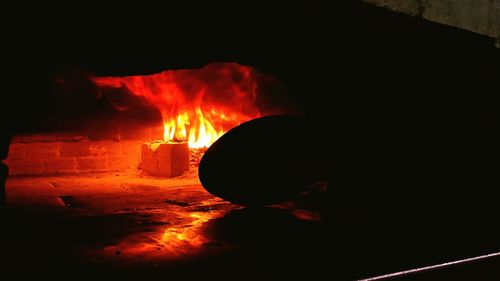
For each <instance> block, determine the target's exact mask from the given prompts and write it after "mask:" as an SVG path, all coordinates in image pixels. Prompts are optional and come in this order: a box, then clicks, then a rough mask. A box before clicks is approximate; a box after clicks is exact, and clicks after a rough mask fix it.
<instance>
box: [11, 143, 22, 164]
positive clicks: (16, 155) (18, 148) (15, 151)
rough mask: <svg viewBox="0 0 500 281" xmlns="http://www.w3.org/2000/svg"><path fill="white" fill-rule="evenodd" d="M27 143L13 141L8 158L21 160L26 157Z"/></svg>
mask: <svg viewBox="0 0 500 281" xmlns="http://www.w3.org/2000/svg"><path fill="white" fill-rule="evenodd" d="M25 146H26V145H25V144H22V143H12V144H11V145H10V147H9V154H8V156H7V159H10V160H19V159H25V158H26V147H25Z"/></svg>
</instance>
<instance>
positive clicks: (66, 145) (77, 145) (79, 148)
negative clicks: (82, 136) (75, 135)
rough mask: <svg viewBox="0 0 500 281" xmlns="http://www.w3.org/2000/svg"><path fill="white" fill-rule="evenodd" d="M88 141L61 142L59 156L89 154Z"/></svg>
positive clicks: (89, 143) (89, 144)
mask: <svg viewBox="0 0 500 281" xmlns="http://www.w3.org/2000/svg"><path fill="white" fill-rule="evenodd" d="M91 145H92V143H91V142H90V141H79V142H63V143H61V148H60V149H61V157H81V156H90V146H91Z"/></svg>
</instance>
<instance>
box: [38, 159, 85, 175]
mask: <svg viewBox="0 0 500 281" xmlns="http://www.w3.org/2000/svg"><path fill="white" fill-rule="evenodd" d="M42 162H43V173H45V174H71V173H75V172H76V171H77V170H76V167H77V166H76V159H75V158H68V157H64V158H62V157H60V158H57V159H45V160H43V161H42Z"/></svg>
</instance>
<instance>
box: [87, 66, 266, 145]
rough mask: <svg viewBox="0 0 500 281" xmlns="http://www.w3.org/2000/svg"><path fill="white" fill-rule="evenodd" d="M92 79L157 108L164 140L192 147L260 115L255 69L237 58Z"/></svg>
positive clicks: (212, 139)
mask: <svg viewBox="0 0 500 281" xmlns="http://www.w3.org/2000/svg"><path fill="white" fill-rule="evenodd" d="M93 81H94V82H95V83H96V84H97V85H98V86H100V87H112V88H120V89H123V90H124V91H128V92H130V93H132V94H134V95H137V96H141V97H144V98H145V99H146V100H147V101H148V102H149V103H151V104H152V105H154V106H155V107H156V108H157V109H158V110H159V112H160V113H161V116H162V119H163V127H164V134H163V138H164V141H165V142H188V143H189V146H190V147H191V148H203V147H208V146H210V145H211V144H212V143H213V142H215V141H216V140H217V139H218V138H219V137H221V136H222V135H223V134H224V133H225V132H227V131H228V130H229V129H231V128H233V127H235V126H237V125H239V124H241V123H242V122H245V121H248V120H251V119H254V118H257V117H260V116H261V114H260V111H259V109H258V108H257V105H256V88H257V83H256V78H255V75H254V70H253V69H252V68H251V67H248V66H242V65H239V64H235V63H217V64H209V65H207V66H205V67H203V68H201V69H193V70H187V69H181V70H168V71H164V72H160V73H157V74H152V75H142V76H124V77H97V78H94V79H93Z"/></svg>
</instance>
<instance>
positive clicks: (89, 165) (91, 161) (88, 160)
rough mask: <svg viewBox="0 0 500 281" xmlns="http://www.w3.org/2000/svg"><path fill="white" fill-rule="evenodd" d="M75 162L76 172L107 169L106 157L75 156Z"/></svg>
mask: <svg viewBox="0 0 500 281" xmlns="http://www.w3.org/2000/svg"><path fill="white" fill-rule="evenodd" d="M76 164H77V167H76V169H77V170H78V172H100V171H107V170H108V169H107V158H106V157H92V156H90V157H79V158H76Z"/></svg>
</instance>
